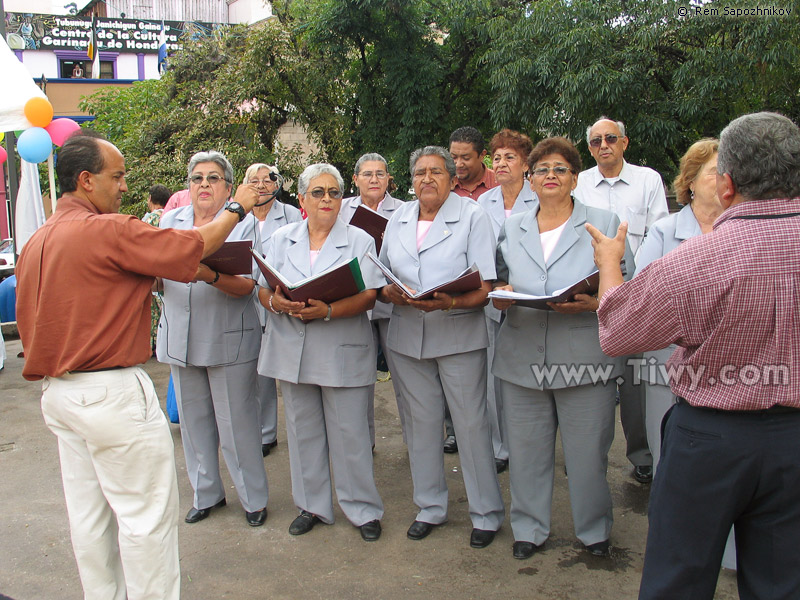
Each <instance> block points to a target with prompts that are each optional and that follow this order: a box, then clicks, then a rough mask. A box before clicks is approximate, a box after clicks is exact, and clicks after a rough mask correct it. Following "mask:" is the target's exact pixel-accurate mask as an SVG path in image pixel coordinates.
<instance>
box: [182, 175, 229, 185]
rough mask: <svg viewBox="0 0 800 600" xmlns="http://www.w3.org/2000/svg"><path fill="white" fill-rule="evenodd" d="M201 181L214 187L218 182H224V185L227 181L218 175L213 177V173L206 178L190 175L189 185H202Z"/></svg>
mask: <svg viewBox="0 0 800 600" xmlns="http://www.w3.org/2000/svg"><path fill="white" fill-rule="evenodd" d="M203 179H205V180H206V181H207V182H208V185H214V184H216V183H219V182H220V181H225V182H226V183H227V182H228V180H227V179H224V178H222V177H220V176H219V175H215V174H214V173H212V174H211V175H209V176H208V177H206V176H205V175H192V176H191V177H189V183H192V184H194V185H200V184H201V183H203Z"/></svg>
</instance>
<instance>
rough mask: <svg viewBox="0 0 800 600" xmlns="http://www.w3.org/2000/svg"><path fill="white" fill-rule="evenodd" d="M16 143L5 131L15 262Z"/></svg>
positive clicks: (0, 14) (2, 29)
mask: <svg viewBox="0 0 800 600" xmlns="http://www.w3.org/2000/svg"><path fill="white" fill-rule="evenodd" d="M0 35H2V36H3V39H6V10H5V7H4V6H3V0H0ZM16 145H17V136H16V135H15V134H14V132H13V131H9V132H6V152H8V161H7V162H8V197H9V199H10V200H11V203H10V207H11V210H9V212H8V221H9V223H8V229H9V231H10V232H11V237H12V238H13V239H14V254H15V256H14V259H15V262H16V254H17V252H18V248H19V246H18V245H17V231H16V229H17V228H16V227H15V223H14V215H15V214H16V208H17V192H18V190H19V179H18V178H17V158H16V155H15V154H14V148H15V147H16Z"/></svg>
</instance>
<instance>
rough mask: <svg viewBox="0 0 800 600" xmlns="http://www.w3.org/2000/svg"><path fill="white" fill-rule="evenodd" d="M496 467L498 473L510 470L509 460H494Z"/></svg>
mask: <svg viewBox="0 0 800 600" xmlns="http://www.w3.org/2000/svg"><path fill="white" fill-rule="evenodd" d="M494 467H495V469H497V472H498V473H502V472H503V471H505V470H506V469H507V468H508V459H507V458H495V459H494Z"/></svg>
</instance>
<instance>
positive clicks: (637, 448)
mask: <svg viewBox="0 0 800 600" xmlns="http://www.w3.org/2000/svg"><path fill="white" fill-rule="evenodd" d="M586 142H587V143H588V144H589V152H591V154H592V157H593V158H594V160H595V162H596V163H597V166H595V167H592V168H591V169H587V170H585V171H582V172H581V174H580V175H579V176H578V186H577V187H576V188H575V192H574V195H575V197H576V198H577V199H578V200H580V201H581V202H583V203H584V204H585V205H586V206H591V207H594V208H603V209H605V210H610V211H611V212H613V213H616V215H617V216H618V217H619V220H620V221H623V222H627V223H628V244H629V245H630V248H631V252H633V254H634V260H635V257H636V255H637V254H638V252H639V247H640V246H641V245H642V242H643V241H644V236H645V234H646V233H647V230H648V229H649V228H650V226H651V225H652V224H653V223H655V222H656V221H658V220H659V219H661V218H663V217H666V216H667V215H668V214H669V211H668V210H667V196H666V193H665V191H664V182H663V181H662V180H661V175H659V174H658V173H657V172H656V171H654V170H653V169H649V168H647V167H640V166H638V165H632V164H630V163H629V162H627V161H626V160H625V157H624V155H625V150H627V148H628V143H629V140H628V138H627V137H626V135H625V124H624V123H623V122H622V121H613V120H611V119H609V118H608V117H601V118H600V119H599V120H598V121H597V122H596V123H595V124H594V125H592V126H591V127H587V128H586ZM629 359H632V360H629V361H628V365H629V366H628V368H627V371H626V375H625V381H624V383H622V384H620V387H619V397H620V419H621V420H622V430H623V432H624V433H625V440H626V442H627V452H626V454H627V457H628V460H629V461H630V462H631V464H633V467H634V470H633V477H634V478H635V479H636V481H638V482H639V483H650V482H651V481H652V479H653V457H652V456H651V454H650V448H649V447H648V445H647V433H646V429H645V418H644V393H643V389H642V386H638V385H637V386H634V385H633V367H632V366H631V365H632V364H634V363H636V361H637V357H636V356H632V357H629Z"/></svg>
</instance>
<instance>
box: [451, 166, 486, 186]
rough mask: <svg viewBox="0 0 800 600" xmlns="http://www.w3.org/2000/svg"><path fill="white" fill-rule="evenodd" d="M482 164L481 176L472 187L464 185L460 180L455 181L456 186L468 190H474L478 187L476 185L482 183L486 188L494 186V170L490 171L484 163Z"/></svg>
mask: <svg viewBox="0 0 800 600" xmlns="http://www.w3.org/2000/svg"><path fill="white" fill-rule="evenodd" d="M482 166H483V177H481V178H480V179H479V180H478V181H477V183H476V184H475V185H473V186H472V187H467V186H465V185H461V181H458V182H457V183H456V187H460V188H461V189H462V190H467V191H468V192H474V191H475V190H476V189H478V186H480V185H481V184H483V185H484V186H485V187H487V188H492V187H494V185H493V183H494V181H493V180H494V171H492V170H491V169H490V168H489V167H487V166H486V165H482Z"/></svg>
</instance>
